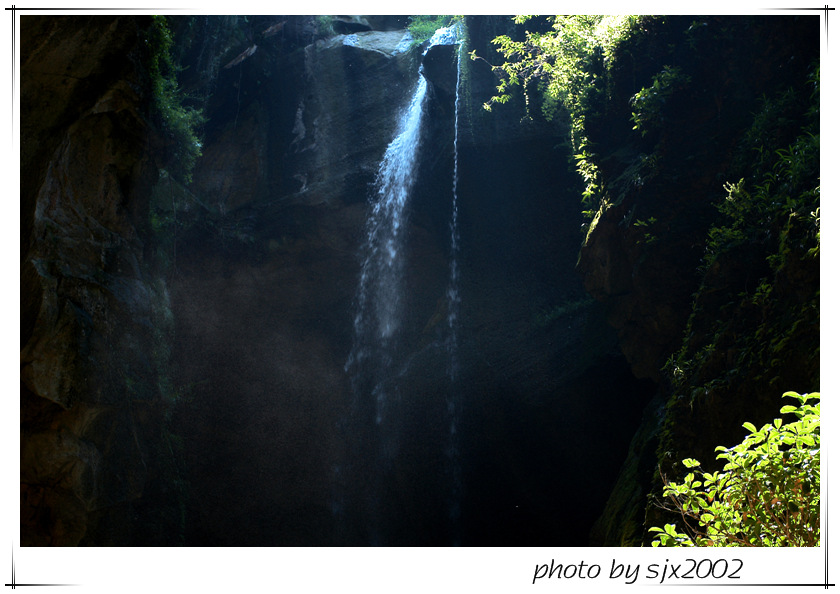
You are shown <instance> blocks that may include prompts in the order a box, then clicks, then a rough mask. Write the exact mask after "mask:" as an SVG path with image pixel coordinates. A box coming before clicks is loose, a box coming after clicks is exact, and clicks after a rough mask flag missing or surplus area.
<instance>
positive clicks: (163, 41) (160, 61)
mask: <svg viewBox="0 0 840 594" xmlns="http://www.w3.org/2000/svg"><path fill="white" fill-rule="evenodd" d="M147 44H148V47H149V50H150V58H149V75H150V78H151V84H152V94H153V100H154V103H153V114H154V115H155V116H156V117H157V118H158V123H159V125H160V126H161V129H162V130H163V131H164V134H165V135H166V137H167V139H168V145H169V148H170V154H169V155H168V158H167V160H166V163H165V168H166V169H168V170H169V171H170V172H171V173H172V174H173V175H175V176H176V177H177V178H178V179H179V180H180V181H183V182H184V183H189V182H190V181H191V180H192V170H193V167H194V166H195V163H196V161H197V160H198V158H199V157H200V156H201V140H200V139H199V135H198V129H199V128H200V127H201V126H202V125H203V124H204V122H205V118H204V114H203V112H202V110H201V109H198V108H195V107H191V106H189V105H187V99H188V98H187V97H186V96H185V95H184V93H183V92H182V91H181V90H180V88H179V87H178V78H177V75H178V72H179V70H180V68H179V67H178V65H177V64H176V63H175V60H174V59H173V57H172V56H173V37H172V33H171V31H170V29H169V25H168V24H167V21H166V17H163V16H159V15H155V16H153V17H152V25H151V27H150V28H149V31H148V35H147Z"/></svg>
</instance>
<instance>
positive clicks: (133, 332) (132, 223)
mask: <svg viewBox="0 0 840 594" xmlns="http://www.w3.org/2000/svg"><path fill="white" fill-rule="evenodd" d="M143 25H144V23H143V21H142V19H135V18H112V17H97V18H91V19H85V20H84V22H82V21H80V20H79V19H73V18H53V17H44V18H42V17H34V16H23V17H22V18H21V46H22V48H24V51H23V58H22V70H21V105H22V114H21V138H22V143H21V144H22V146H21V178H22V183H21V243H22V245H21V256H22V261H21V279H22V282H21V314H22V322H21V347H22V348H21V526H22V531H21V532H22V537H21V541H22V544H24V545H46V544H50V545H75V544H89V545H107V544H123V543H126V542H148V541H154V540H155V539H157V538H160V537H161V532H160V531H161V529H162V528H164V526H163V524H165V521H164V520H163V518H164V517H165V516H166V514H167V513H168V512H167V511H166V510H165V509H163V508H161V509H159V510H158V513H157V516H156V518H155V519H150V518H149V517H148V516H146V515H145V513H144V511H143V509H142V505H138V501H139V500H140V498H141V497H147V498H148V497H150V496H151V495H152V492H153V491H155V490H156V489H160V488H163V489H171V488H172V485H168V486H162V485H161V483H160V482H159V481H161V480H164V481H173V480H174V478H175V477H173V476H171V475H169V474H168V473H167V471H166V470H164V468H163V465H165V464H166V458H165V457H164V456H162V455H161V452H162V451H163V446H164V440H165V433H164V431H163V426H164V423H163V418H162V410H163V406H162V400H163V399H164V398H165V397H166V394H164V393H162V390H161V385H162V383H163V381H164V378H163V368H162V366H163V365H164V364H166V363H167V362H166V361H165V355H164V351H165V349H166V345H165V344H164V342H163V340H164V339H163V333H165V328H166V324H167V321H166V315H167V311H168V310H167V308H168V302H167V299H168V298H167V293H166V289H165V286H163V285H162V284H160V283H159V282H158V281H157V279H156V278H155V276H154V275H152V274H151V273H150V271H149V270H148V267H147V266H146V265H145V262H144V237H143V231H144V219H143V214H144V211H145V205H146V204H147V199H146V198H145V196H144V194H145V193H146V192H148V191H149V189H150V188H151V186H152V184H153V183H154V182H155V181H156V179H157V169H156V167H155V165H154V161H153V158H152V156H151V154H150V151H149V143H150V141H151V142H153V140H152V139H153V135H152V134H150V130H149V128H148V125H147V123H146V117H145V113H146V112H147V107H146V105H147V104H148V94H147V91H146V90H145V88H144V86H143V85H142V84H141V79H142V74H141V63H142V59H143V56H142V45H141V42H140V39H141V31H142V27H143ZM170 462H171V461H170Z"/></svg>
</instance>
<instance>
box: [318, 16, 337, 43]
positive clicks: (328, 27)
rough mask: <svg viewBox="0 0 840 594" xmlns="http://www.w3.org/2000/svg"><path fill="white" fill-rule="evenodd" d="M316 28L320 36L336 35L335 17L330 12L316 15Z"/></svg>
mask: <svg viewBox="0 0 840 594" xmlns="http://www.w3.org/2000/svg"><path fill="white" fill-rule="evenodd" d="M315 28H316V30H317V32H318V33H317V35H318V37H331V36H333V35H335V28H334V27H333V17H332V16H331V15H328V14H321V15H318V16H316V17H315Z"/></svg>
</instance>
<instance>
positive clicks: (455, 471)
mask: <svg viewBox="0 0 840 594" xmlns="http://www.w3.org/2000/svg"><path fill="white" fill-rule="evenodd" d="M456 26H457V25H456ZM456 33H457V32H456ZM456 52H457V79H456V81H455V124H454V128H455V131H454V137H455V138H454V141H453V147H452V152H453V157H452V214H451V217H450V219H449V251H450V255H449V286H448V287H447V289H446V304H447V316H446V319H447V326H448V328H447V331H448V332H447V336H446V351H447V361H448V364H449V380H450V384H451V385H450V393H449V396H448V398H447V402H446V405H447V413H448V415H449V443H448V444H447V451H446V455H447V459H448V461H449V465H450V468H449V471H450V474H451V478H452V493H451V495H450V506H449V515H450V520H451V521H452V522H453V525H454V526H455V527H456V528H457V525H458V520H459V518H460V515H461V483H462V479H461V468H460V462H459V456H458V425H459V423H460V417H461V414H460V404H461V403H460V389H459V385H458V379H459V377H458V374H459V367H458V326H457V323H458V307H459V304H460V302H461V295H460V293H459V290H458V286H459V283H458V251H459V248H460V238H459V233H458V116H459V112H460V101H459V100H460V96H461V54H462V53H463V52H462V51H461V48H458V49H456ZM456 531H457V530H456ZM456 544H457V535H456Z"/></svg>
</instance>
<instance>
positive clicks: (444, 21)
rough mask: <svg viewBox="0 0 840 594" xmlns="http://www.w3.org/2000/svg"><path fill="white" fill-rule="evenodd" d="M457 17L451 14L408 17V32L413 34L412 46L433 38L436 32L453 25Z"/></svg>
mask: <svg viewBox="0 0 840 594" xmlns="http://www.w3.org/2000/svg"><path fill="white" fill-rule="evenodd" d="M454 20H455V17H454V16H453V15H450V14H441V15H433V14H413V15H411V16H409V17H408V32H409V33H411V37H412V40H411V44H412V46H417V45H420V44H422V43H425V42H426V41H428V40H429V39H431V38H432V35H434V34H435V31H437V30H438V29H443V28H445V27H448V26H450V25H451V24H452V22H453V21H454Z"/></svg>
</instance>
